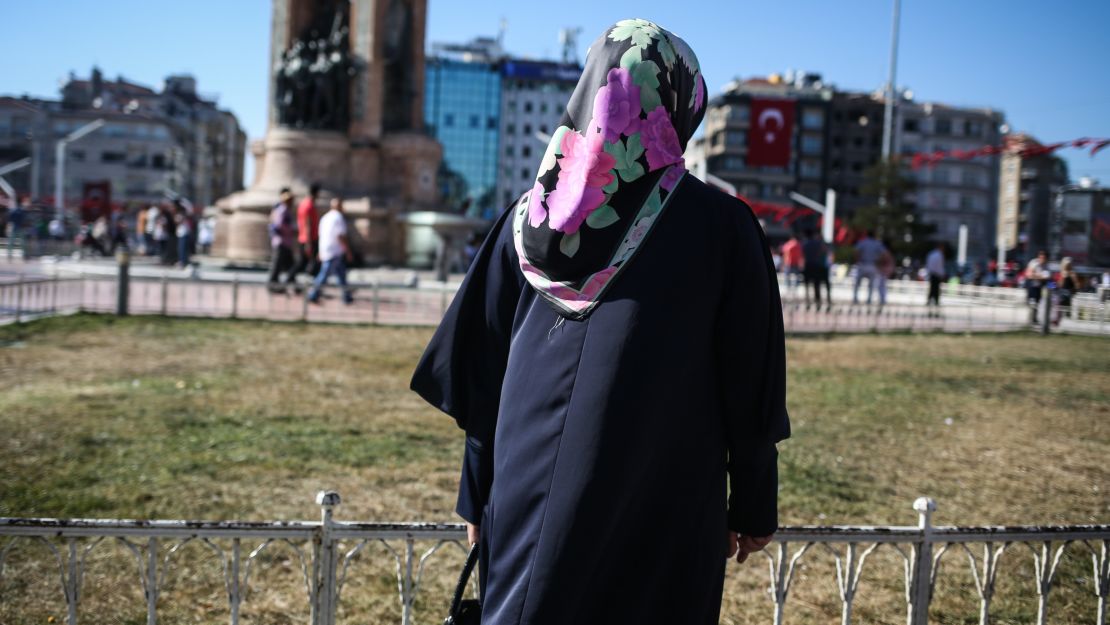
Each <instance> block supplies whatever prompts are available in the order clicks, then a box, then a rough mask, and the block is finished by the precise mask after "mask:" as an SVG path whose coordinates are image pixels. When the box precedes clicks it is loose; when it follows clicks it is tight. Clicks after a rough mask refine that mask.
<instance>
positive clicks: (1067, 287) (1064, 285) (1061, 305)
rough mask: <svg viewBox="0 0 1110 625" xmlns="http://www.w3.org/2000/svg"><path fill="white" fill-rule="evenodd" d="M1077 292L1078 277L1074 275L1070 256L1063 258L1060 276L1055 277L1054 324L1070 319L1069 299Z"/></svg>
mask: <svg viewBox="0 0 1110 625" xmlns="http://www.w3.org/2000/svg"><path fill="white" fill-rule="evenodd" d="M1077 292H1079V276H1078V275H1077V274H1076V273H1075V269H1074V267H1073V261H1072V259H1071V257H1070V256H1065V257H1064V258H1063V259H1062V260H1061V261H1060V274H1059V275H1058V276H1057V277H1056V294H1057V298H1058V300H1059V301H1058V302H1057V304H1056V319H1055V323H1057V324H1059V323H1060V319H1061V318H1062V317H1065V316H1066V317H1071V298H1072V296H1073V295H1075V294H1076V293H1077Z"/></svg>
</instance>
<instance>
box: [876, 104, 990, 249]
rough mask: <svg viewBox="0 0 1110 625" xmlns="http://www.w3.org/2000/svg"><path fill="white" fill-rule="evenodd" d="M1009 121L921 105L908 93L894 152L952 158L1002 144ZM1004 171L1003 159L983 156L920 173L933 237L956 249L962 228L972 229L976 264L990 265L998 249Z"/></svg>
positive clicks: (900, 108) (923, 210) (920, 201)
mask: <svg viewBox="0 0 1110 625" xmlns="http://www.w3.org/2000/svg"><path fill="white" fill-rule="evenodd" d="M1003 122H1004V117H1003V115H1002V113H1001V112H999V111H996V110H993V109H989V108H967V107H956V106H949V105H945V104H938V103H934V102H924V103H919V102H915V101H913V100H912V99H910V98H909V97H906V95H905V94H903V97H902V98H901V99H900V100H899V101H898V103H897V106H896V107H895V120H894V152H895V153H899V154H904V155H910V154H914V153H918V152H925V153H929V152H946V153H949V154H951V153H952V152H953V151H958V150H968V151H970V150H974V149H976V148H981V147H983V146H989V145H999V144H1000V143H1001V142H1002V131H1001V126H1002V124H1003ZM998 168H999V157H998V156H997V155H983V156H976V157H974V158H954V157H946V158H944V159H942V160H941V161H940V162H939V163H937V164H935V165H932V166H928V167H921V168H919V169H918V170H917V171H916V172H914V176H915V179H916V190H915V196H916V197H915V204H916V213H917V216H918V217H919V218H920V219H922V220H923V221H924V222H926V223H929V224H932V225H934V226H936V232H935V233H934V235H933V238H934V239H937V240H941V241H945V242H947V243H948V244H949V245H950V246H951V248H952V249H953V250H955V249H956V245H957V243H958V240H959V232H960V226H961V225H966V226H967V228H968V247H967V257H968V259H969V260H971V261H976V260H985V259H987V258H989V257H990V256H991V254H992V253H993V251H994V249H995V239H996V234H995V232H996V225H997V224H996V209H997V206H998V171H999V169H998Z"/></svg>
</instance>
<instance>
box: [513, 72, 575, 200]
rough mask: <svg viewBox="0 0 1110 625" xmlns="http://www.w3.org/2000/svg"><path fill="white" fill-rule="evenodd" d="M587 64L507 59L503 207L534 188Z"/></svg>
mask: <svg viewBox="0 0 1110 625" xmlns="http://www.w3.org/2000/svg"><path fill="white" fill-rule="evenodd" d="M581 74H582V68H581V67H580V66H578V65H577V64H573V63H557V62H553V61H529V60H523V59H505V60H504V61H503V62H502V63H501V80H502V82H501V137H500V141H499V143H498V160H499V167H500V176H498V179H497V200H498V202H497V207H496V208H497V210H498V211H500V210H501V209H503V208H505V207H506V206H508V205H509V204H510V203H512V202H513V200H515V199H517V198H518V197H520V196H521V194H523V193H524V192H525V191H527V190H529V189H531V188H532V184H533V183H534V182H535V180H536V171H537V170H538V169H539V165H540V160H542V159H543V153H544V150H546V149H547V144H548V141H549V138H550V137H551V133H553V132H555V129H556V128H558V127H559V124H560V123H561V122H562V120H563V113H565V112H566V104H567V101H568V100H569V99H570V95H571V93H573V91H574V86H575V85H576V84H577V83H578V78H579V76H581Z"/></svg>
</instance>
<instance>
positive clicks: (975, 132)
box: [964, 121, 983, 137]
mask: <svg viewBox="0 0 1110 625" xmlns="http://www.w3.org/2000/svg"><path fill="white" fill-rule="evenodd" d="M964 135H966V136H968V137H980V136H982V135H983V124H982V123H981V122H973V121H965V122H964Z"/></svg>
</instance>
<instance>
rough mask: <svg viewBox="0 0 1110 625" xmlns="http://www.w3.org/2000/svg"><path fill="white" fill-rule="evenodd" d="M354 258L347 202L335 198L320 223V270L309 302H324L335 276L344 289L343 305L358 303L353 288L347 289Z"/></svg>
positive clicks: (313, 284)
mask: <svg viewBox="0 0 1110 625" xmlns="http://www.w3.org/2000/svg"><path fill="white" fill-rule="evenodd" d="M352 259H353V257H352V255H351V244H350V241H348V239H347V219H346V217H345V216H344V215H343V200H342V199H340V198H332V201H331V210H329V211H328V212H327V214H326V215H324V217H323V219H321V220H320V271H319V272H318V273H317V274H316V280H315V281H314V282H313V283H312V290H311V291H309V292H308V301H310V302H313V303H315V302H318V301H320V290H321V289H323V287H324V284H325V283H327V281H328V277H330V276H333V275H334V276H335V280H336V282H338V283H339V287H340V288H341V289H342V290H343V303H344V304H350V303H352V302H353V301H354V297H353V296H352V294H351V289H350V287H349V286H347V265H348V264H349V263H350V262H351V260H352Z"/></svg>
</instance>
